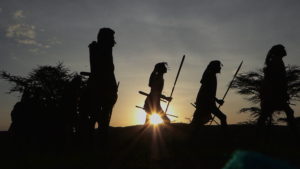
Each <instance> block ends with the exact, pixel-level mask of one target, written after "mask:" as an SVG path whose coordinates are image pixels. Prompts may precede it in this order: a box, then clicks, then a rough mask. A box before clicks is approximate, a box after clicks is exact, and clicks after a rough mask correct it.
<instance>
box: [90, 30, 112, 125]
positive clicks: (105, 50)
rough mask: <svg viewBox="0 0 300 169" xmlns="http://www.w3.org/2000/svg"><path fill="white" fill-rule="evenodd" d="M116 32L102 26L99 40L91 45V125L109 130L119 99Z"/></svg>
mask: <svg viewBox="0 0 300 169" xmlns="http://www.w3.org/2000/svg"><path fill="white" fill-rule="evenodd" d="M114 34H115V32H114V31H113V30H112V29H110V28H101V29H100V30H99V33H98V37H97V42H95V41H93V42H92V43H91V44H90V45H89V51H90V65H91V74H90V77H89V80H88V87H87V88H88V92H89V93H90V98H91V100H90V101H91V102H90V104H91V109H90V111H91V112H90V117H91V118H90V119H91V127H92V128H94V126H95V124H96V123H98V128H99V129H103V130H107V129H108V127H109V123H110V118H111V114H112V110H113V107H114V104H115V103H116V101H117V97H118V96H117V90H118V86H117V83H116V78H115V74H114V63H113V55H112V51H113V47H114V46H115V44H116V42H115V38H114Z"/></svg>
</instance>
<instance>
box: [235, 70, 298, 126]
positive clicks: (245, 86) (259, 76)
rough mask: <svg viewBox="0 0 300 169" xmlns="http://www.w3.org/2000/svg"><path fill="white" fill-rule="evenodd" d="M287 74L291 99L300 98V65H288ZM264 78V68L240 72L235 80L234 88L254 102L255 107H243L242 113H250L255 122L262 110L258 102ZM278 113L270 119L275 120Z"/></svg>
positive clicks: (296, 99)
mask: <svg viewBox="0 0 300 169" xmlns="http://www.w3.org/2000/svg"><path fill="white" fill-rule="evenodd" d="M286 75H287V83H288V89H287V93H288V95H289V97H290V101H292V102H294V101H299V100H300V67H299V66H295V65H288V66H286ZM263 78H264V73H263V70H262V69H259V70H257V71H249V72H246V73H240V74H239V75H238V76H237V77H236V78H235V80H234V81H233V84H232V88H233V89H236V90H237V92H238V93H239V94H241V95H244V96H246V98H245V99H246V100H248V101H249V102H251V103H252V104H254V105H255V106H253V107H247V108H242V109H241V110H240V113H250V117H251V118H250V122H251V123H255V121H256V120H257V119H258V117H259V116H260V113H261V110H260V107H258V106H257V105H258V103H260V100H261V93H260V90H261V85H262V81H263ZM279 113H280V112H278V113H274V114H273V116H272V117H271V119H270V122H271V123H272V122H274V119H275V116H276V115H278V114H279Z"/></svg>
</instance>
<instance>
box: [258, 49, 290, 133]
mask: <svg viewBox="0 0 300 169" xmlns="http://www.w3.org/2000/svg"><path fill="white" fill-rule="evenodd" d="M286 55H287V53H286V50H285V48H284V46H283V45H280V44H279V45H275V46H273V47H272V48H271V49H270V50H269V52H268V54H267V57H266V60H265V68H264V79H263V82H262V87H261V91H260V92H261V103H260V106H261V112H262V113H261V115H260V117H259V119H258V121H257V125H258V127H259V128H260V127H262V126H264V125H265V124H266V120H267V118H268V117H271V116H272V114H273V112H274V111H278V110H279V111H284V112H285V113H286V116H287V121H288V125H289V126H290V127H291V128H292V129H293V130H295V124H294V120H295V118H294V111H293V109H292V108H291V107H290V105H289V99H290V98H289V95H288V93H287V77H286V70H285V65H284V62H283V60H282V59H283V57H284V56H286Z"/></svg>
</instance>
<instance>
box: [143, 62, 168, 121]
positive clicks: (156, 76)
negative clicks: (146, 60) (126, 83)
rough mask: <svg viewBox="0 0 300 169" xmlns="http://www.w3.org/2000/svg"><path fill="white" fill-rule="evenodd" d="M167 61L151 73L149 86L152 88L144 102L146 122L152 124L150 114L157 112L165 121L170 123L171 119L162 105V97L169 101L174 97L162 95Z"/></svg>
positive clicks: (157, 65)
mask: <svg viewBox="0 0 300 169" xmlns="http://www.w3.org/2000/svg"><path fill="white" fill-rule="evenodd" d="M167 65H168V64H167V63H166V62H160V63H157V64H156V65H155V67H154V70H153V72H152V73H151V76H150V79H149V84H148V86H149V87H150V88H151V91H150V94H149V95H148V96H147V98H146V100H145V104H144V109H145V111H146V113H147V116H146V120H145V124H150V116H151V115H152V114H153V113H157V114H158V115H160V116H161V118H162V120H163V122H164V123H166V124H168V123H170V119H169V118H168V117H167V115H166V113H165V112H164V111H163V109H162V108H161V105H160V98H162V99H165V100H167V101H171V100H172V97H166V96H164V95H162V94H161V93H162V90H163V88H164V77H163V76H164V74H165V73H167Z"/></svg>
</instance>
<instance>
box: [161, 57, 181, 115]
mask: <svg viewBox="0 0 300 169" xmlns="http://www.w3.org/2000/svg"><path fill="white" fill-rule="evenodd" d="M184 58H185V55H183V57H182V59H181V63H180V66H179V69H178V72H177V75H176V78H175V82H174V85H173V88H172V92H171V94H170V97H172V95H173V92H174V89H175V85H176V83H177V79H178V76H179V74H180V71H181V68H182V64H183V62H184ZM169 104H170V102H169V101H168V104H167V107H166V111H165V113H167V111H168V108H169Z"/></svg>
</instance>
